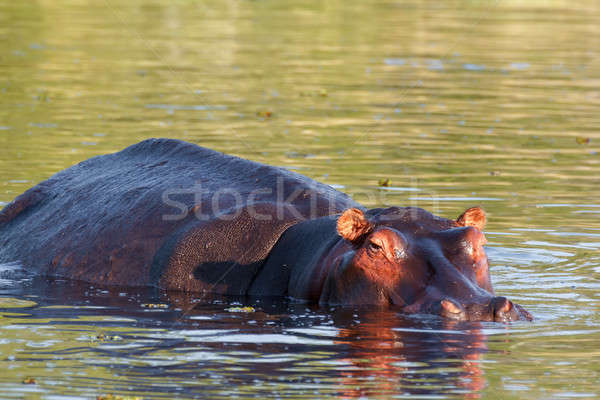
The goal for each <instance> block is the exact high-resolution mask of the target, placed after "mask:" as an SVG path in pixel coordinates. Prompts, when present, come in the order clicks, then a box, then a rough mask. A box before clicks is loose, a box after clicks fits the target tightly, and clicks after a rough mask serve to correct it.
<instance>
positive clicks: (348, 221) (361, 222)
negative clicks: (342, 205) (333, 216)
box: [337, 208, 373, 242]
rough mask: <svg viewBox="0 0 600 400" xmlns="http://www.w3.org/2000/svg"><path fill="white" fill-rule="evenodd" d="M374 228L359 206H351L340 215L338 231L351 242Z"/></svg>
mask: <svg viewBox="0 0 600 400" xmlns="http://www.w3.org/2000/svg"><path fill="white" fill-rule="evenodd" d="M372 229H373V224H372V223H371V222H370V221H369V220H368V219H367V217H365V214H364V213H363V212H362V211H361V210H359V209H358V208H349V209H347V210H346V211H344V212H343V213H342V215H340V217H339V218H338V221H337V231H338V233H339V234H340V236H341V237H343V238H344V239H346V240H349V241H351V242H353V241H355V240H357V239H358V238H360V237H361V236H363V235H364V234H366V233H369V232H370V231H371V230H372Z"/></svg>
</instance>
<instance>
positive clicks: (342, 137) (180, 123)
mask: <svg viewBox="0 0 600 400" xmlns="http://www.w3.org/2000/svg"><path fill="white" fill-rule="evenodd" d="M292 3H293V4H292ZM599 44H600V3H598V2H596V1H593V0H590V1H578V0H574V1H551V0H548V1H525V0H523V1H515V0H504V1H489V2H488V1H447V2H437V1H431V2H429V1H421V2H386V1H371V2H365V1H356V2H354V1H351V2H348V1H334V0H332V1H319V2H314V3H313V2H302V1H301V2H287V1H279V0H277V1H275V0H266V1H242V0H234V1H221V0H219V1H216V0H215V1H193V0H179V1H166V0H165V1H138V0H134V1H127V2H117V1H114V0H103V1H96V2H92V1H84V0H65V1H50V0H41V1H37V2H26V1H17V2H15V1H9V0H0V206H2V205H5V204H6V203H8V202H10V201H11V200H12V199H13V198H14V197H15V196H16V195H18V194H19V193H21V192H23V191H24V190H26V189H27V188H29V187H31V186H32V185H34V184H36V183H38V182H40V181H41V180H43V179H45V178H47V177H49V176H50V175H52V174H53V173H55V172H57V171H59V170H62V169H64V168H66V167H68V166H70V165H72V164H74V163H76V162H79V161H81V160H83V159H86V158H88V157H90V156H93V155H97V154H104V153H108V152H112V151H116V150H119V149H121V148H123V147H125V146H126V145H129V144H132V143H135V142H137V141H139V140H142V139H144V138H148V137H173V138H179V139H184V140H188V141H191V142H193V143H197V144H200V145H203V146H207V147H211V148H214V149H217V150H221V151H225V152H228V153H231V154H235V155H239V156H242V157H245V158H249V159H253V160H257V161H261V162H265V163H269V164H274V165H280V166H285V167H287V168H290V169H293V170H296V171H298V172H300V173H303V174H305V175H307V176H310V177H312V178H315V179H317V180H319V181H322V182H325V183H328V184H331V185H333V186H334V187H336V188H338V189H339V190H342V191H345V192H347V193H350V194H352V195H353V196H354V197H355V198H356V199H357V200H359V201H361V202H362V203H363V204H365V205H366V206H383V205H392V204H393V205H417V206H421V207H424V208H427V209H429V210H431V211H434V212H436V213H438V214H440V215H443V216H446V217H456V216H458V215H459V214H460V212H462V211H463V210H464V209H465V208H467V207H469V206H473V205H478V204H479V205H482V206H483V207H484V208H485V209H486V211H487V212H488V217H489V223H488V226H487V229H486V236H487V238H488V241H489V244H488V246H487V251H488V255H489V258H490V263H491V265H492V267H491V270H492V278H493V280H494V284H495V288H496V291H497V292H498V294H500V295H506V296H508V297H510V298H511V299H513V300H515V301H517V302H519V303H521V304H523V305H524V306H525V307H526V308H527V309H528V310H529V311H531V312H532V314H533V315H534V316H535V318H536V320H535V321H534V322H533V323H524V322H519V323H513V324H511V325H503V324H496V323H482V324H453V323H450V322H448V321H442V320H439V319H436V318H434V317H428V316H410V317H407V316H402V315H398V314H397V313H396V312H394V311H393V310H365V309H335V308H334V309H329V308H308V307H306V306H305V305H301V304H293V303H289V302H287V301H284V300H282V299H275V300H274V301H267V300H265V299H244V298H242V299H223V298H206V297H203V298H200V297H197V298H194V297H185V296H177V295H173V294H171V295H166V294H164V293H152V292H146V291H135V290H132V289H127V288H114V289H110V290H108V289H106V288H98V287H92V286H89V285H81V284H76V283H72V282H62V281H58V282H57V281H52V282H46V281H45V280H36V279H34V278H32V277H30V276H27V275H24V274H23V273H22V272H20V271H19V269H18V267H17V266H14V265H3V266H2V267H1V268H0V270H1V271H0V296H1V298H0V315H1V318H0V368H1V370H2V373H1V374H0V398H24V397H25V398H47V399H55V398H63V399H64V398H94V397H95V396H98V395H102V394H110V393H113V394H118V395H121V396H140V397H144V398H173V397H179V398H191V397H200V398H206V397H210V398H230V397H239V398H246V397H261V398H263V397H282V398H283V397H289V398H311V399H312V398H319V397H321V398H322V397H326V396H328V395H337V396H341V397H348V398H349V397H368V398H377V397H380V398H405V397H406V398H409V397H410V398H419V396H420V397H422V398H477V397H484V398H492V399H494V398H497V399H511V398H524V399H565V398H574V399H575V398H576V399H580V398H589V399H591V398H596V397H598V396H600V317H599V311H600V310H599V309H600V307H599V305H600V295H599V291H600V255H599V254H600V252H599V249H600V223H599V222H600V203H598V201H597V199H598V198H599V196H600V156H599V154H598V151H599V145H598V144H599V143H600V131H599V130H598V127H600V107H599V106H600V47H599ZM386 179H389V180H390V181H391V185H392V186H391V187H379V186H378V182H379V181H380V180H386ZM148 304H161V305H162V304H164V305H165V307H167V308H148ZM244 306H252V307H253V310H246V312H244V309H242V310H239V308H240V307H244ZM236 307H237V308H236ZM28 377H29V378H32V379H33V380H34V381H35V383H29V384H26V383H23V382H24V380H26V378H28Z"/></svg>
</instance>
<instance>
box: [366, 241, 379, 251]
mask: <svg viewBox="0 0 600 400" xmlns="http://www.w3.org/2000/svg"><path fill="white" fill-rule="evenodd" d="M369 250H371V251H379V250H381V246H380V245H379V244H377V243H375V242H369Z"/></svg>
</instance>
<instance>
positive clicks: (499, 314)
mask: <svg viewBox="0 0 600 400" xmlns="http://www.w3.org/2000/svg"><path fill="white" fill-rule="evenodd" d="M436 308H437V309H438V313H439V315H440V316H441V317H444V318H449V319H455V320H459V321H495V322H511V321H522V320H525V321H531V320H533V317H532V316H531V314H529V313H528V312H527V311H526V310H525V309H523V307H521V306H520V305H518V304H515V303H513V302H512V301H510V300H508V299H507V298H506V297H501V296H499V297H492V298H491V300H490V301H489V302H488V303H487V304H485V303H484V304H468V305H462V304H460V303H459V302H457V301H455V300H452V299H449V298H446V299H443V300H441V301H440V302H439V305H438V307H436Z"/></svg>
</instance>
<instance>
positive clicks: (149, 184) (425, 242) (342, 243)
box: [0, 139, 532, 322]
mask: <svg viewBox="0 0 600 400" xmlns="http://www.w3.org/2000/svg"><path fill="white" fill-rule="evenodd" d="M485 223H486V216H485V213H484V211H483V210H482V209H481V208H480V207H472V208H469V209H467V210H465V211H464V212H463V213H462V214H461V215H460V216H459V217H458V218H456V219H446V218H442V217H439V216H435V215H433V214H431V213H429V212H428V211H425V210H423V209H421V208H417V207H388V208H375V209H368V210H367V209H366V208H365V207H363V206H362V205H360V204H358V203H357V202H355V201H354V200H352V199H351V198H350V197H349V196H348V195H346V194H344V193H341V192H339V191H337V190H335V189H333V188H332V187H330V186H327V185H324V184H322V183H318V182H316V181H314V180H312V179H310V178H307V177H305V176H302V175H300V174H298V173H295V172H292V171H289V170H286V169H284V168H279V167H274V166H268V165H264V164H261V163H257V162H253V161H248V160H245V159H241V158H238V157H234V156H230V155H226V154H223V153H220V152H217V151H214V150H210V149H206V148H202V147H200V146H197V145H195V144H191V143H187V142H183V141H179V140H174V139H148V140H144V141H142V142H140V143H137V144H135V145H132V146H130V147H127V148H126V149H124V150H122V151H119V152H117V153H113V154H107V155H101V156H97V157H93V158H90V159H88V160H86V161H83V162H81V163H79V164H77V165H74V166H72V167H70V168H67V169H65V170H64V171H61V172H59V173H57V174H55V175H54V176H52V177H50V178H49V179H48V180H46V181H43V182H41V183H39V184H38V185H36V186H34V187H32V188H31V189H29V190H27V191H26V192H24V193H23V194H21V195H19V196H18V197H16V198H15V199H14V201H12V202H11V203H10V204H8V205H6V206H5V207H4V208H3V209H2V211H0V262H3V263H8V262H17V263H19V264H20V265H22V266H23V268H24V269H25V270H27V271H31V272H32V273H35V274H39V275H42V276H48V277H61V278H67V279H73V280H80V281H85V282H90V283H93V284H97V285H106V286H130V287H131V286H137V287H155V288H159V289H164V290H167V291H182V292H188V293H195V294H202V293H214V294H220V295H235V296H240V295H241V296H283V297H288V298H291V299H294V300H297V301H303V302H308V303H318V304H326V305H339V306H358V305H369V306H377V307H393V308H394V309H397V310H399V311H400V312H403V313H407V314H415V313H419V314H435V315H438V316H441V317H443V318H449V319H455V320H479V321H503V322H506V321H516V320H531V319H532V317H531V315H530V314H529V313H528V312H527V311H526V310H525V309H524V308H523V307H521V306H519V305H518V304H515V303H513V302H511V301H510V300H508V299H507V298H505V297H500V296H496V295H495V293H494V290H493V288H492V283H491V280H490V275H489V266H488V259H487V256H486V253H485V250H484V248H483V245H484V244H485V243H486V239H485V236H484V234H483V232H482V230H483V228H484V226H485Z"/></svg>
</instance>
